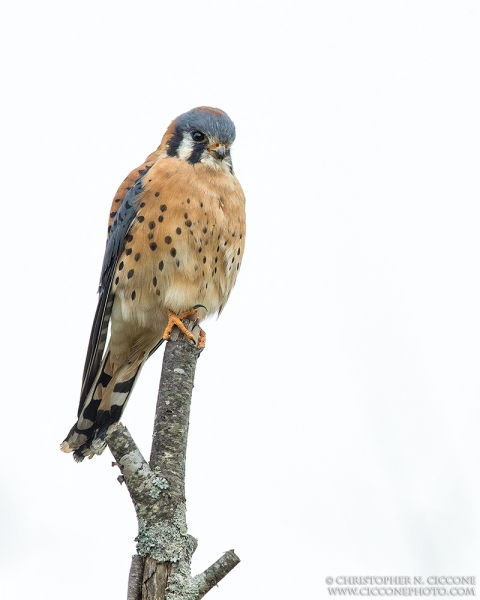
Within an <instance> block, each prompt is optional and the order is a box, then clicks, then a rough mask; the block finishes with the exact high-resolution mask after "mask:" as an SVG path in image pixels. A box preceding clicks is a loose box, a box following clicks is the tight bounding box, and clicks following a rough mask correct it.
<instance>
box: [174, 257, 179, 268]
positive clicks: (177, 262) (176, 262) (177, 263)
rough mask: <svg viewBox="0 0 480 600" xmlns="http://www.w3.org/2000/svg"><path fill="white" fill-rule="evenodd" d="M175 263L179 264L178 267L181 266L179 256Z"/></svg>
mask: <svg viewBox="0 0 480 600" xmlns="http://www.w3.org/2000/svg"><path fill="white" fill-rule="evenodd" d="M175 264H176V265H177V267H179V266H180V261H179V260H178V258H177V259H176V260H175Z"/></svg>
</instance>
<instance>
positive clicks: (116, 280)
mask: <svg viewBox="0 0 480 600" xmlns="http://www.w3.org/2000/svg"><path fill="white" fill-rule="evenodd" d="M118 280H119V278H118V277H115V285H118Z"/></svg>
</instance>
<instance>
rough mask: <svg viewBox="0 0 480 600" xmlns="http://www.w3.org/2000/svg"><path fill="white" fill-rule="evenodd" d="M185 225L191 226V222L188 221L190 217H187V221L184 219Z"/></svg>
mask: <svg viewBox="0 0 480 600" xmlns="http://www.w3.org/2000/svg"><path fill="white" fill-rule="evenodd" d="M185 225H186V226H187V227H191V226H192V222H191V221H190V219H188V220H187V221H185Z"/></svg>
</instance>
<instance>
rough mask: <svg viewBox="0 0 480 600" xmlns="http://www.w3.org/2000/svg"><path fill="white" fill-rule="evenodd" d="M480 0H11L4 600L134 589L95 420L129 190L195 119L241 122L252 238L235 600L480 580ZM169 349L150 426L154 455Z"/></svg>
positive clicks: (221, 512)
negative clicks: (352, 580) (83, 425)
mask: <svg viewBox="0 0 480 600" xmlns="http://www.w3.org/2000/svg"><path fill="white" fill-rule="evenodd" d="M479 11H480V8H479V6H478V4H477V3H475V2H474V1H473V0H470V1H461V0H455V1H451V2H445V1H442V0H435V1H428V0H424V1H422V2H409V1H403V2H398V1H395V0H389V1H385V0H384V1H359V0H355V1H352V0H350V1H349V0H335V1H334V0H332V1H313V0H311V1H310V2H308V1H306V0H295V1H293V0H291V1H290V2H283V1H280V0H277V1H276V2H275V3H273V2H272V3H267V2H264V3H261V2H259V1H256V2H254V1H246V0H242V1H240V0H237V1H236V2H231V1H229V0H224V1H223V2H218V1H217V2H214V1H212V0H202V1H201V2H200V1H198V0H197V1H183V0H175V2H174V1H173V0H171V1H170V2H161V1H160V0H156V1H150V2H147V1H139V0H137V1H136V2H133V1H132V2H124V1H119V0H118V1H117V2H107V1H102V0H98V1H97V2H91V1H82V2H77V1H70V2H60V1H59V2H53V1H44V2H41V1H38V2H33V1H31V2H8V3H6V4H5V6H4V7H3V9H2V15H1V23H2V24H1V31H0V44H1V57H2V62H3V64H2V70H1V73H0V77H1V87H2V105H3V106H2V109H1V114H0V119H1V127H2V134H1V166H2V188H3V193H2V200H1V205H2V223H3V226H2V263H1V274H2V278H1V302H2V315H3V323H2V334H1V340H2V341H1V348H2V354H3V357H2V360H1V365H2V371H3V373H2V400H1V403H2V412H1V415H2V416H1V424H2V426H1V432H2V433H1V445H2V452H1V458H0V482H1V487H0V554H1V557H0V595H1V597H2V599H3V598H5V599H8V600H17V599H19V600H20V599H21V600H24V599H25V598H30V597H35V598H41V599H44V598H45V599H48V600H57V599H58V600H64V599H65V598H69V600H79V599H82V600H83V599H85V598H88V599H89V600H96V599H102V600H103V599H106V600H109V599H112V600H113V599H115V600H116V599H118V598H124V597H125V596H126V582H127V576H128V569H129V565H130V557H131V555H132V554H133V553H134V551H135V544H134V541H133V540H134V537H135V535H136V519H135V514H134V511H133V507H132V505H131V503H130V499H129V497H128V493H127V491H126V489H125V488H124V487H120V486H119V484H118V483H117V481H116V477H117V475H118V470H116V469H113V468H112V467H111V466H110V463H111V456H110V454H109V452H108V451H106V452H105V453H104V455H103V456H102V457H100V458H95V459H94V460H92V461H86V462H84V463H82V464H81V465H77V464H75V463H74V462H73V460H72V458H71V456H66V455H64V454H62V453H61V452H60V451H59V449H58V446H59V444H60V442H61V441H62V440H63V439H64V437H65V435H66V434H67V432H68V431H69V429H70V427H71V426H72V424H73V422H74V420H75V415H76V410H77V402H78V396H79V389H80V381H81V374H82V369H83V361H84V356H85V351H86V347H87V342H88V336H89V332H90V326H91V321H92V318H93V313H94V310H95V306H96V288H97V283H98V277H99V273H100V267H101V264H102V257H103V250H104V244H105V235H106V224H107V217H108V213H109V208H110V202H111V200H112V198H113V194H114V193H115V191H116V189H117V186H118V185H119V184H120V182H121V181H122V180H123V178H124V177H125V176H126V174H127V173H128V172H129V171H130V170H131V169H132V168H134V167H135V166H137V165H139V164H141V163H142V161H143V160H144V158H145V157H146V156H147V155H148V154H149V153H150V152H151V151H152V150H153V149H155V148H156V147H157V145H158V143H159V142H160V139H161V137H162V135H163V133H164V131H165V129H166V127H167V126H168V124H169V123H170V121H171V120H172V119H173V118H174V117H176V116H177V115H178V114H180V113H182V112H185V111H186V110H189V109H190V108H193V107H194V106H198V105H212V106H218V107H220V108H222V109H224V110H225V111H227V113H228V114H229V115H230V116H231V117H232V119H233V120H234V122H235V124H236V127H237V141H236V143H235V147H234V152H233V161H234V166H235V169H236V173H237V175H238V177H239V179H240V181H241V182H242V185H243V187H244V190H245V193H246V195H247V200H248V235H247V250H246V255H245V260H244V263H243V266H242V270H241V273H240V277H239V280H238V284H237V287H236V289H235V290H234V293H233V295H232V297H231V300H230V302H229V304H228V306H227V308H226V310H225V312H224V313H223V314H222V316H221V318H220V319H219V321H218V322H215V321H211V322H209V323H207V324H206V330H207V333H208V345H207V349H206V351H205V352H204V353H203V355H202V357H201V358H200V361H199V364H198V368H197V377H196V387H195V391H194V399H193V406H192V414H191V422H190V437H189V448H188V457H187V471H188V473H187V507H188V515H187V516H188V524H189V530H190V532H191V533H192V534H193V535H195V536H196V537H197V538H198V539H199V547H198V550H197V552H196V554H195V556H194V563H193V571H194V572H195V573H197V572H200V571H202V570H203V569H204V568H206V567H207V566H208V565H210V564H211V563H212V562H214V561H215V560H216V559H217V558H218V557H219V556H220V555H221V553H222V552H223V551H225V550H228V549H230V548H234V549H235V551H236V552H237V553H238V555H239V556H240V557H241V559H242V562H241V564H240V565H239V566H238V567H237V568H236V569H235V570H234V571H233V572H232V573H231V574H230V575H228V576H227V577H226V578H225V579H224V580H223V581H222V582H221V584H220V586H219V587H218V589H214V590H212V592H210V595H209V596H208V597H209V598H211V599H212V600H215V599H218V600H222V599H228V600H240V599H241V600H244V599H245V598H255V599H257V598H258V599H265V598H275V599H279V600H287V599H289V600H290V599H292V598H295V599H296V598H299V599H308V600H314V599H317V598H326V597H328V594H327V590H326V584H325V578H326V577H327V576H333V577H336V576H339V575H409V576H413V575H417V576H418V575H420V576H423V577H427V576H431V575H477V576H478V575H480V571H479V567H478V565H479V564H480V560H479V559H480V552H479V522H478V516H479V512H478V506H479V503H480V486H479V483H478V482H479V480H480V470H479V445H478V438H479V417H480V411H479V392H480V381H479V366H480V318H479V309H480V283H479V250H480V248H479V245H480V235H479V233H480V232H479V225H480V205H479V192H480V189H479V188H480V181H479V176H478V167H479V158H480V156H479V155H480V152H479V150H480V149H479V140H480V119H479V110H480V108H479V107H480V84H479V76H480V42H479V40H480V37H479V36H480V27H479V25H480V19H479ZM160 365H161V353H160V352H159V353H158V354H157V355H156V356H155V357H154V358H152V360H151V361H150V363H149V364H148V365H147V367H146V368H145V370H144V372H143V374H142V377H141V380H140V383H139V384H138V386H137V388H136V389H135V392H134V394H133V396H132V398H131V402H130V404H129V406H128V409H127V411H126V413H125V415H124V419H123V422H124V423H125V424H126V425H127V426H128V427H129V429H130V431H131V432H132V434H133V435H134V437H135V439H136V441H137V443H138V444H139V446H140V447H141V449H142V451H143V452H144V453H145V454H146V455H148V453H149V445H150V438H151V431H152V423H153V415H154V406H155V399H156V390H157V383H158V378H159V369H160Z"/></svg>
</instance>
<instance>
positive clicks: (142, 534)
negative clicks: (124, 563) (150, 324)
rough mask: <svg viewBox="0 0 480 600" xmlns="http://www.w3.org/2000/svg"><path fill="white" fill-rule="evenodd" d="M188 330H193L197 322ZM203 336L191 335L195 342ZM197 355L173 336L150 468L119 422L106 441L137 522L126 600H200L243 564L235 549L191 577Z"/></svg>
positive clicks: (183, 338)
mask: <svg viewBox="0 0 480 600" xmlns="http://www.w3.org/2000/svg"><path fill="white" fill-rule="evenodd" d="M188 325H189V326H190V327H189V328H190V329H191V330H192V329H193V323H191V322H190V323H189V324H188ZM188 325H187V327H188ZM198 331H199V330H198V327H195V329H193V333H194V334H196V335H197V336H198ZM199 353H200V352H199V350H197V348H196V346H195V345H192V343H191V342H190V341H189V340H188V339H187V337H186V336H184V335H183V334H179V332H178V329H175V331H174V332H173V334H172V336H171V339H170V340H169V341H168V342H167V344H166V347H165V354H164V358H163V368H162V376H161V380H160V389H159V393H158V398H157V407H156V412H155V424H154V430H153V442H152V449H151V454H150V461H149V462H148V463H147V461H146V460H145V459H144V458H143V456H142V454H141V453H140V451H139V449H138V448H137V446H136V444H135V442H134V441H133V439H132V437H131V435H130V433H129V432H128V430H127V428H126V427H124V426H123V425H122V424H121V423H118V424H117V425H115V426H113V427H111V428H110V431H109V433H108V436H107V442H108V445H109V447H110V450H111V452H112V454H113V456H114V457H115V461H116V464H117V465H118V467H119V468H120V470H121V472H122V475H121V476H120V477H119V481H120V482H123V481H124V482H125V484H126V486H127V489H128V491H129V493H130V496H131V498H132V502H133V504H134V507H135V511H136V513H137V520H138V536H137V538H136V542H137V554H136V555H135V556H134V557H133V558H132V565H131V568H130V576H129V582H128V596H127V600H199V599H200V598H203V596H204V595H205V594H206V593H207V592H208V591H209V590H210V589H211V588H212V587H213V586H215V585H217V583H218V582H219V581H220V580H221V579H222V578H223V577H225V575H227V573H229V572H230V571H231V570H232V569H233V568H234V567H235V566H236V565H237V564H238V563H239V562H240V559H239V558H238V557H237V556H236V554H235V552H234V551H233V550H230V551H229V552H226V553H225V554H224V555H223V556H222V557H220V558H219V559H218V560H217V561H216V562H215V563H213V565H211V566H210V567H209V568H208V569H206V570H205V571H204V572H203V573H201V574H199V575H196V576H194V577H192V575H191V569H190V565H191V559H192V555H193V553H194V552H195V549H196V547H197V540H196V539H195V538H194V537H192V536H191V535H190V534H188V532H187V523H186V504H185V459H186V451H187V436H188V425H189V415H190V402H191V397H192V390H193V383H194V377H195V368H196V363H197V358H198V356H199Z"/></svg>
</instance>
